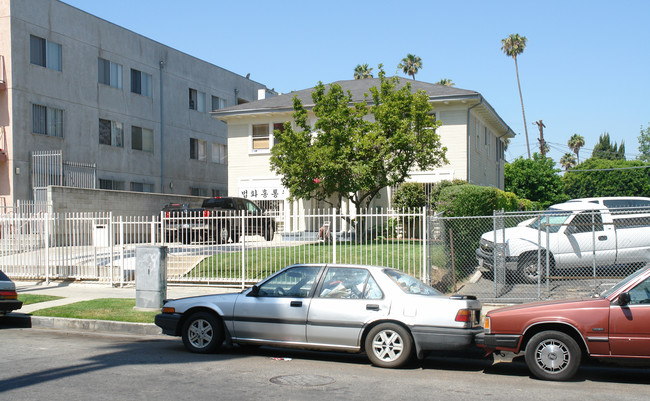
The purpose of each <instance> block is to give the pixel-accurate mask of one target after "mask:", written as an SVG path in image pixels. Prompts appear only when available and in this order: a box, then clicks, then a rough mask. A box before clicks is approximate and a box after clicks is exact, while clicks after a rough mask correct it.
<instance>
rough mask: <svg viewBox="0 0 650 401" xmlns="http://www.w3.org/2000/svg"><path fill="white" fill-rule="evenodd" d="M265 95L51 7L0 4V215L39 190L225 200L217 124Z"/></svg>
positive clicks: (92, 19)
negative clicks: (223, 112)
mask: <svg viewBox="0 0 650 401" xmlns="http://www.w3.org/2000/svg"><path fill="white" fill-rule="evenodd" d="M272 95H274V93H273V91H271V90H268V89H267V88H266V86H264V85H263V84H260V83H258V82H254V81H252V80H250V79H248V77H244V76H241V75H238V74H235V73H233V72H230V71H227V70H225V69H223V68H220V67H218V66H215V65H213V64H210V63H208V62H205V61H202V60H199V59H197V58H195V57H192V56H190V55H188V54H185V53H182V52H180V51H178V50H175V49H173V48H170V47H168V46H165V45H163V44H161V43H158V42H156V41H153V40H151V39H148V38H146V37H144V36H141V35H138V34H137V33H135V32H132V31H130V30H128V29H125V28H122V27H120V26H117V25H115V24H113V23H110V22H108V21H105V20H102V19H101V18H99V17H97V16H94V15H91V14H88V13H86V12H84V11H81V10H79V9H77V8H75V7H72V6H69V5H67V4H65V3H62V2H60V1H57V0H0V206H2V205H11V204H12V203H14V202H15V201H16V200H28V199H37V200H38V199H39V197H42V196H43V193H44V189H45V188H47V186H48V185H63V186H71V187H83V188H99V189H113V190H125V191H138V192H157V193H166V194H180V195H196V196H211V195H219V194H226V193H227V190H228V158H227V155H228V149H227V145H228V136H227V126H226V123H225V122H222V121H218V120H215V119H214V118H211V116H210V114H209V112H210V111H213V110H217V109H221V108H226V107H230V106H235V105H238V104H242V103H245V102H249V101H254V100H258V99H263V98H266V97H269V96H272Z"/></svg>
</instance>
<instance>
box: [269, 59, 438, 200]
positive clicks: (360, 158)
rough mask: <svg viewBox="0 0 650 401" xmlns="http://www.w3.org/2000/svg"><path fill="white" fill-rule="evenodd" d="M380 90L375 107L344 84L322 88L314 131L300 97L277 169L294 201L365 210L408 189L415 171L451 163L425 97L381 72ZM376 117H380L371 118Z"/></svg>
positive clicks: (275, 158)
mask: <svg viewBox="0 0 650 401" xmlns="http://www.w3.org/2000/svg"><path fill="white" fill-rule="evenodd" d="M379 78H380V83H379V87H373V88H370V92H371V93H370V95H369V96H370V97H371V98H372V105H371V106H368V104H367V102H366V101H363V102H360V103H355V104H353V102H352V94H351V93H350V92H347V93H346V92H344V91H343V89H342V88H341V86H340V85H338V84H331V85H329V90H326V87H325V85H323V83H322V82H319V83H318V85H316V87H315V88H314V91H313V92H312V100H313V102H314V106H313V109H312V112H313V114H314V115H315V116H316V117H317V120H316V122H315V123H314V126H313V127H312V126H310V125H309V124H308V122H307V121H308V119H307V117H308V115H307V109H305V107H304V106H303V105H302V102H301V101H300V100H299V99H298V98H294V100H293V107H294V114H293V117H294V120H295V127H296V129H294V128H293V127H292V124H290V123H288V122H287V123H285V125H284V131H283V132H280V131H279V130H276V131H275V132H274V135H276V136H277V138H278V139H279V143H277V144H276V145H275V146H273V148H272V150H271V169H272V170H273V171H274V172H275V173H277V174H278V175H279V176H280V177H282V178H281V181H282V184H283V185H284V186H285V187H286V188H288V189H289V191H290V193H291V197H292V198H293V199H296V198H297V199H300V198H302V199H311V198H316V199H320V200H326V201H331V199H332V198H335V200H334V201H333V202H332V203H333V204H334V205H335V206H339V205H340V202H341V199H342V198H346V199H348V200H349V201H350V202H352V203H353V204H354V205H355V206H356V207H357V209H360V208H361V207H362V205H363V204H365V205H368V204H369V203H370V201H371V200H372V199H373V198H374V196H375V195H376V194H377V193H378V192H379V191H380V190H381V189H382V188H385V187H388V186H396V185H399V184H401V183H403V182H404V181H405V180H406V178H407V177H408V176H409V172H410V171H411V170H412V169H414V168H416V167H417V168H419V169H421V170H430V169H432V168H435V167H437V166H440V165H442V164H444V163H446V162H447V160H446V158H445V152H446V150H447V149H446V148H445V147H443V146H442V145H441V143H440V137H439V136H438V134H437V133H436V129H437V128H438V127H439V126H440V123H439V122H438V121H436V119H435V117H434V116H433V115H432V114H431V110H432V106H431V104H430V103H429V97H428V95H427V94H426V93H425V92H424V91H417V92H415V93H413V92H412V91H411V85H410V84H408V83H407V84H406V85H404V86H402V87H401V88H399V89H397V85H398V84H399V78H397V77H392V78H386V73H385V72H384V70H383V68H382V66H381V65H380V67H379ZM368 114H371V115H372V116H373V117H374V118H372V119H370V118H367V117H368Z"/></svg>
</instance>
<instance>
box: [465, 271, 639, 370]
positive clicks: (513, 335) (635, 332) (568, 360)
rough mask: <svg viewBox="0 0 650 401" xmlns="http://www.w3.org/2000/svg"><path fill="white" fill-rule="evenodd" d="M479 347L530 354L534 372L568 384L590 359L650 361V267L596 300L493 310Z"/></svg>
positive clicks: (536, 304)
mask: <svg viewBox="0 0 650 401" xmlns="http://www.w3.org/2000/svg"><path fill="white" fill-rule="evenodd" d="M483 326H484V329H485V331H484V332H483V333H479V334H478V335H477V336H476V343H477V345H478V346H480V347H483V348H485V349H486V350H487V351H488V353H492V352H495V351H498V352H501V351H508V352H514V353H518V352H521V351H525V358H526V364H527V365H528V368H529V369H530V371H531V373H532V374H533V375H534V376H535V377H538V378H540V379H544V380H568V379H570V378H571V377H573V375H574V374H575V373H576V371H577V370H578V367H579V365H580V362H581V360H582V359H584V358H585V357H587V356H591V357H598V358H622V359H627V358H650V265H647V266H646V267H645V268H642V269H639V270H638V271H636V272H635V273H633V274H631V275H630V276H628V277H626V278H625V279H623V280H622V281H620V282H619V283H618V284H616V285H614V286H613V287H612V288H610V289H608V290H605V291H604V292H603V293H601V294H600V295H599V296H597V297H595V298H590V299H576V300H566V301H547V302H535V303H530V304H524V305H519V306H511V307H506V308H502V309H497V310H493V311H490V312H488V314H487V316H486V317H485V321H484V324H483Z"/></svg>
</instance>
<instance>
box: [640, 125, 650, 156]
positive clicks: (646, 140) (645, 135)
mask: <svg viewBox="0 0 650 401" xmlns="http://www.w3.org/2000/svg"><path fill="white" fill-rule="evenodd" d="M639 153H640V155H639V157H638V159H639V160H643V161H644V162H650V123H648V126H647V127H646V128H645V129H644V128H643V126H641V135H639Z"/></svg>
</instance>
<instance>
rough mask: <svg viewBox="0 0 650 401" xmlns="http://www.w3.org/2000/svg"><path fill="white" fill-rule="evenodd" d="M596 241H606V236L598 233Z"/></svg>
mask: <svg viewBox="0 0 650 401" xmlns="http://www.w3.org/2000/svg"><path fill="white" fill-rule="evenodd" d="M598 241H607V236H606V235H599V236H598Z"/></svg>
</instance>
